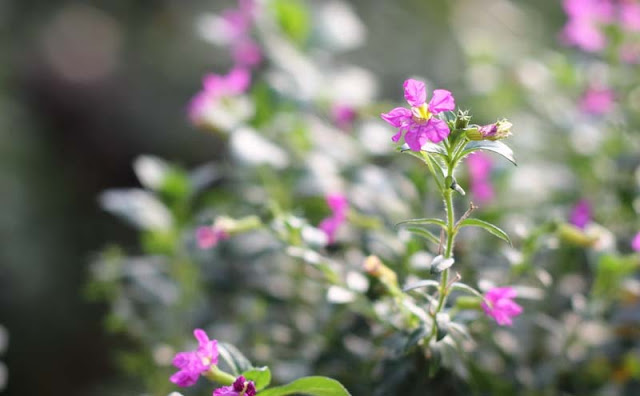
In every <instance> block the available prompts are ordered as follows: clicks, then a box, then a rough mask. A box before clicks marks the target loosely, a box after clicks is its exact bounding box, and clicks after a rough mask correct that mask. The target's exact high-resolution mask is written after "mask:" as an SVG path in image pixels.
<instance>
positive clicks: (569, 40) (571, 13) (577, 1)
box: [561, 0, 614, 52]
mask: <svg viewBox="0 0 640 396" xmlns="http://www.w3.org/2000/svg"><path fill="white" fill-rule="evenodd" d="M563 7H564V9H565V12H566V13H567V16H568V17H569V19H568V21H567V24H566V25H565V26H564V29H563V30H562V33H561V38H562V40H563V41H564V42H565V43H566V44H568V45H575V46H577V47H580V48H581V49H582V50H584V51H587V52H598V51H601V50H602V49H604V47H605V46H606V45H607V39H606V37H605V35H604V33H603V32H602V31H601V29H600V28H601V27H602V25H603V24H606V23H609V22H611V20H612V18H613V14H614V7H613V4H612V3H611V1H610V0H564V1H563Z"/></svg>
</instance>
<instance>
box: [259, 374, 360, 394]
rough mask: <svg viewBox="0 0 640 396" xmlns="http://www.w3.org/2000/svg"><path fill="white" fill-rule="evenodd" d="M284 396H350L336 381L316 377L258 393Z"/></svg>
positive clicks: (298, 380) (301, 379) (305, 378)
mask: <svg viewBox="0 0 640 396" xmlns="http://www.w3.org/2000/svg"><path fill="white" fill-rule="evenodd" d="M284 395H309V396H350V393H349V392H348V391H347V390H346V389H345V387H344V386H342V384H340V383H339V382H338V381H336V380H334V379H331V378H328V377H316V376H314V377H304V378H300V379H297V380H295V381H293V382H290V383H288V384H287V385H283V386H278V387H276V388H271V389H267V390H265V391H262V392H260V393H258V396H284Z"/></svg>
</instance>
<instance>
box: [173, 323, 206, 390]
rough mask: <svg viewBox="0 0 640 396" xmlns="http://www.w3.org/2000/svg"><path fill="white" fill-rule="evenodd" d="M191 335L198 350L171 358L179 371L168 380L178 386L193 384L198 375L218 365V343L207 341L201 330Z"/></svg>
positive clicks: (196, 330) (181, 353)
mask: <svg viewBox="0 0 640 396" xmlns="http://www.w3.org/2000/svg"><path fill="white" fill-rule="evenodd" d="M193 335H194V336H195V337H196V339H197V340H198V349H196V350H195V351H187V352H179V353H177V354H176V356H175V357H174V358H173V365H174V366H176V367H177V368H179V369H180V370H178V372H176V373H175V374H173V375H172V376H171V377H170V378H169V380H170V381H171V382H173V383H174V384H176V385H178V386H183V387H184V386H191V385H193V384H195V383H196V381H198V378H199V377H200V374H202V373H204V372H205V371H208V370H209V369H210V368H211V367H212V366H215V365H216V364H218V341H216V340H209V337H207V334H206V333H205V332H204V331H203V330H201V329H195V330H194V331H193Z"/></svg>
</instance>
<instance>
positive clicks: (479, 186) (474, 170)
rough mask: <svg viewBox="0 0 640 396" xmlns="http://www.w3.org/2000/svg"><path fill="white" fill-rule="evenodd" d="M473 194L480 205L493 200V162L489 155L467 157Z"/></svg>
mask: <svg viewBox="0 0 640 396" xmlns="http://www.w3.org/2000/svg"><path fill="white" fill-rule="evenodd" d="M467 166H468V167H469V179H470V188H471V194H473V196H474V198H475V199H476V200H477V201H478V202H479V203H486V202H489V201H491V200H493V197H494V195H495V194H494V191H493V186H492V185H491V180H490V176H491V168H492V162H491V158H489V156H488V155H486V154H484V153H482V152H475V153H473V154H472V155H470V156H469V157H467Z"/></svg>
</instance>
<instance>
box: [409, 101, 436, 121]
mask: <svg viewBox="0 0 640 396" xmlns="http://www.w3.org/2000/svg"><path fill="white" fill-rule="evenodd" d="M411 113H412V114H413V119H414V121H416V122H424V121H427V120H429V118H431V112H430V111H429V105H428V104H426V103H423V104H422V106H419V107H412V108H411Z"/></svg>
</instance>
